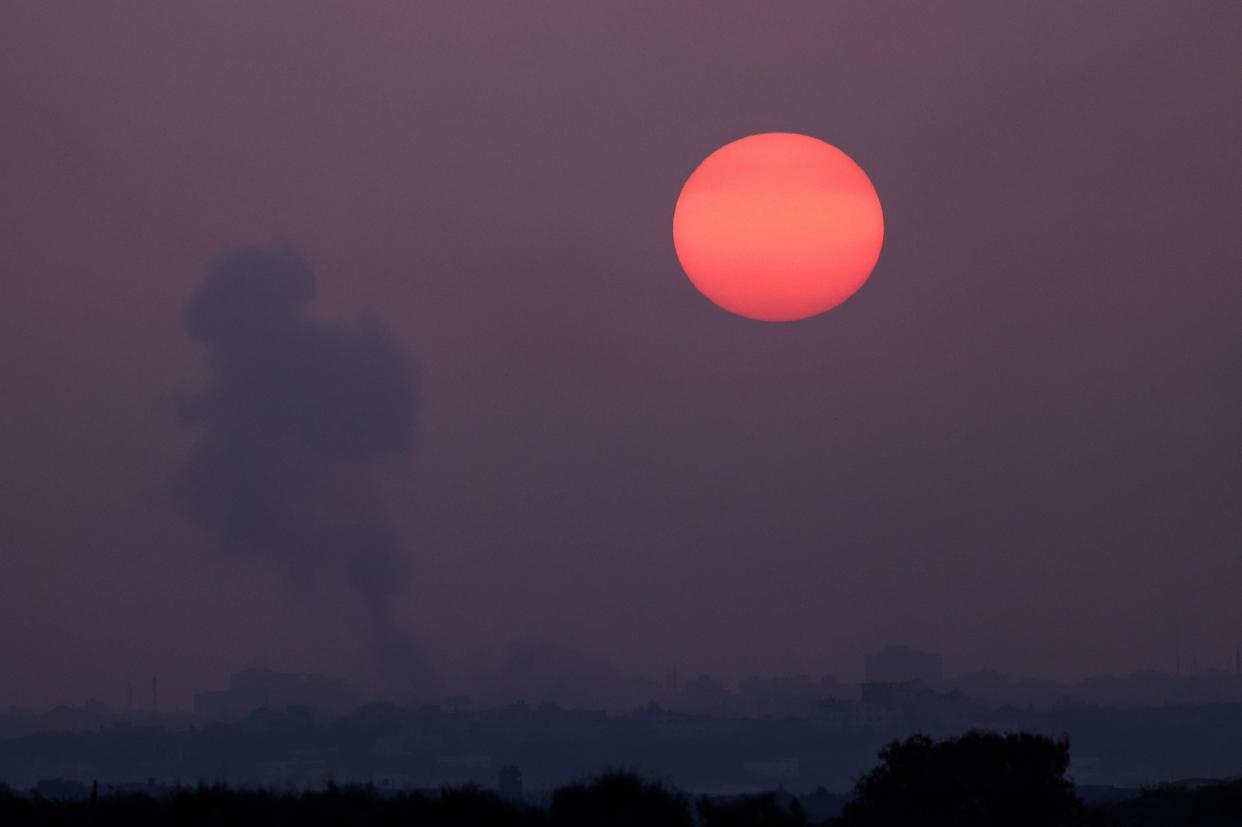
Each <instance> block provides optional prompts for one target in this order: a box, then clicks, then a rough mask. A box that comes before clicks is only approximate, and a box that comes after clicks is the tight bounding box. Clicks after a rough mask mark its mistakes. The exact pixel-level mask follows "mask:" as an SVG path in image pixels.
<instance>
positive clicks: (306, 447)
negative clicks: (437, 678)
mask: <svg viewBox="0 0 1242 827" xmlns="http://www.w3.org/2000/svg"><path fill="white" fill-rule="evenodd" d="M314 294H315V275H314V273H313V272H312V270H311V269H310V267H309V266H308V265H307V264H306V262H305V261H304V260H303V259H302V258H301V256H300V255H298V253H297V252H296V250H294V249H293V248H292V247H288V246H286V247H278V248H276V249H274V250H270V251H269V250H262V249H255V248H244V249H237V250H232V251H229V252H226V253H224V254H223V255H221V256H220V257H219V258H218V259H217V260H216V261H215V262H214V264H212V265H211V266H210V267H209V268H208V272H207V277H206V278H205V279H204V281H203V282H202V284H201V285H199V287H198V288H197V289H196V290H195V292H194V294H193V295H192V296H191V298H190V301H189V304H188V305H187V307H186V311H185V324H186V328H187V330H188V332H189V334H190V336H191V337H192V338H193V339H195V340H196V341H198V342H201V343H202V344H203V345H205V346H206V347H207V348H208V349H209V351H210V354H211V358H212V369H213V373H212V377H211V379H210V381H209V384H208V386H207V388H206V389H205V390H204V391H203V392H202V393H200V394H198V395H196V396H194V397H192V398H189V399H187V400H185V402H184V403H183V408H182V417H183V420H184V421H185V422H186V423H187V424H189V425H193V426H196V427H199V428H201V429H202V434H201V436H200V438H199V440H198V442H197V443H196V445H195V447H194V449H193V450H192V452H191V454H190V455H189V457H188V458H187V460H186V462H185V463H184V465H183V467H182V468H181V470H180V474H179V476H178V480H177V490H178V492H179V495H180V497H181V499H182V500H183V502H184V504H185V507H186V508H187V510H188V512H189V514H190V516H191V517H192V518H193V519H194V520H195V522H197V523H198V524H199V525H200V526H201V527H202V528H203V529H204V530H205V531H207V532H208V533H209V534H210V535H211V536H212V537H213V538H214V539H215V540H216V543H217V545H218V546H219V547H220V548H221V549H223V550H224V551H226V552H231V553H235V554H240V555H246V556H251V557H254V558H262V559H267V560H269V561H271V562H274V563H277V564H280V565H281V566H282V567H284V568H287V569H288V570H289V571H290V572H291V576H293V577H294V578H295V579H305V580H310V581H313V580H315V579H316V578H317V576H318V575H319V574H320V573H323V572H330V573H332V574H334V575H341V574H343V575H344V579H345V581H346V582H348V583H350V584H351V585H352V587H353V588H354V589H355V590H356V592H357V594H358V595H359V596H360V597H361V598H362V599H363V600H364V602H365V604H366V606H367V609H368V611H369V614H370V619H371V624H372V634H373V639H372V645H373V646H374V648H375V651H376V656H377V657H378V658H379V662H380V665H381V667H382V669H383V672H384V675H385V678H386V680H387V681H388V683H389V684H390V686H389V688H390V689H394V690H397V691H402V692H418V691H422V690H425V689H427V688H428V687H429V686H430V675H429V673H428V671H427V669H426V667H425V666H424V664H423V662H422V660H421V658H420V657H418V655H417V652H416V650H415V648H414V646H413V645H412V643H411V641H410V638H409V636H408V635H406V634H405V633H404V632H403V631H402V630H401V629H400V628H399V627H398V626H397V624H396V623H395V621H394V618H393V609H394V606H395V604H396V602H397V601H398V600H399V599H402V598H404V597H406V596H408V594H409V593H410V589H411V584H412V573H411V558H410V555H409V553H408V551H407V549H406V548H405V547H404V546H403V544H402V542H401V540H400V538H399V536H398V534H397V532H396V529H395V527H394V526H393V524H392V520H391V519H390V516H389V514H388V512H387V509H386V507H385V505H384V503H383V501H382V499H381V497H380V496H379V494H378V492H377V491H376V488H375V485H374V482H373V480H372V479H371V473H370V471H371V465H372V463H374V462H375V461H376V460H378V459H381V458H383V457H389V456H399V455H403V454H406V453H407V452H408V451H409V450H410V447H411V435H412V432H413V427H414V418H415V412H416V408H417V401H418V399H417V390H418V383H417V369H416V365H415V363H414V360H413V358H412V357H411V356H410V354H409V353H408V352H407V351H406V350H405V349H404V348H403V347H402V346H401V344H400V343H399V342H397V341H396V339H394V338H393V336H392V335H391V334H390V333H389V332H388V330H387V329H386V328H385V327H384V326H383V325H382V324H381V323H380V321H379V319H378V318H376V317H375V316H374V315H372V314H364V315H363V316H362V317H361V318H360V319H359V320H358V321H357V322H356V323H354V324H349V325H346V324H337V323H328V322H323V321H318V320H315V319H312V318H310V317H309V316H308V315H307V313H306V308H307V305H308V303H309V302H310V300H311V299H312V298H313V297H314Z"/></svg>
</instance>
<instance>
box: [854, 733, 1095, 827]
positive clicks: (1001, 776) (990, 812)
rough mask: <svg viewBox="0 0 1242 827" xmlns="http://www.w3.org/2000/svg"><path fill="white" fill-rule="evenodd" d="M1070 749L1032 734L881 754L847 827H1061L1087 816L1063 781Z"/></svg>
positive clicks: (909, 744)
mask: <svg viewBox="0 0 1242 827" xmlns="http://www.w3.org/2000/svg"><path fill="white" fill-rule="evenodd" d="M1068 767H1069V741H1068V740H1067V739H1062V740H1053V739H1051V738H1046V737H1043V736H1040V735H1032V734H1029V733H1021V734H1009V735H1000V734H997V733H992V732H970V733H967V734H966V735H963V736H962V737H960V738H954V739H950V740H945V741H933V740H932V739H930V738H928V737H927V736H925V735H915V736H913V737H911V738H907V739H906V740H904V741H894V742H893V743H891V744H889V745H888V746H887V747H885V748H884V749H883V750H882V751H881V752H880V763H879V765H878V766H877V767H875V769H873V770H871V771H870V772H868V773H867V774H866V775H864V776H863V777H862V778H861V779H859V781H858V784H857V785H856V786H855V788H854V799H853V800H852V801H851V802H850V803H849V804H847V805H846V807H845V811H844V813H843V814H842V817H841V820H840V823H841V824H843V825H848V827H855V826H856V825H857V826H858V827H864V826H866V825H885V827H887V825H901V827H939V825H946V827H948V825H952V827H976V825H977V826H978V827H994V825H1006V827H1055V826H1056V825H1063V824H1069V823H1071V822H1072V821H1073V820H1074V819H1075V818H1076V817H1077V816H1078V814H1079V812H1080V811H1081V802H1080V801H1079V800H1078V798H1077V796H1076V795H1075V794H1074V787H1073V784H1071V782H1070V781H1069V780H1067V779H1066V777H1065V771H1066V770H1067V769H1068Z"/></svg>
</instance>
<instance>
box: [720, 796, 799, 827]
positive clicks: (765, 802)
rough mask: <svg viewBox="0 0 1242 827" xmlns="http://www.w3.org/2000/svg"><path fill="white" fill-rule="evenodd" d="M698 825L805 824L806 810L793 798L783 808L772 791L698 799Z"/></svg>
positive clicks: (768, 826) (796, 826)
mask: <svg viewBox="0 0 1242 827" xmlns="http://www.w3.org/2000/svg"><path fill="white" fill-rule="evenodd" d="M698 804H699V825H700V827H806V824H807V820H806V813H805V812H803V810H802V806H801V805H800V804H798V800H797V799H793V800H792V801H791V802H790V804H789V806H788V807H786V806H784V805H783V804H781V802H780V801H778V800H777V798H776V794H775V793H765V794H763V795H751V796H745V797H742V798H736V799H733V800H729V801H721V800H714V799H711V798H708V797H707V796H702V797H701V798H699V802H698Z"/></svg>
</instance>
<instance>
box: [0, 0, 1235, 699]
mask: <svg viewBox="0 0 1242 827" xmlns="http://www.w3.org/2000/svg"><path fill="white" fill-rule="evenodd" d="M1240 41H1242V4H1238V3H1236V2H1232V0H1220V2H1199V3H1172V2H1165V3H1139V2H1118V3H1106V2H1095V3H1089V4H1082V3H1074V4H1070V3H1065V4H1051V3H1047V4H1046V3H1038V4H1036V3H1026V2H1022V3H1016V2H1015V3H1001V2H995V0H984V1H982V2H978V3H970V4H963V3H934V4H924V3H915V2H905V3H879V2H865V3H864V2H858V3H820V2H815V3H806V4H800V3H779V4H772V3H744V4H721V3H711V4H708V3H668V2H653V3H650V4H639V3H629V2H627V3H613V4H606V5H600V4H595V3H589V2H583V0H573V2H565V3H562V4H550V3H513V4H491V3H482V2H479V3H475V2H446V3H443V4H433V3H423V2H420V3H384V4H369V3H362V2H349V3H345V2H341V3H335V4H326V3H302V2H280V3H278V2H262V3H241V2H237V3H180V2H178V3H164V2H150V3H107V2H99V3H43V2H17V3H13V2H10V3H5V4H4V7H3V11H0V104H2V106H0V111H2V112H3V115H2V119H3V127H2V128H0V228H2V229H0V383H2V384H0V388H3V404H2V405H0V705H7V704H9V703H22V704H28V705H35V706H43V705H46V704H48V703H52V702H60V701H70V700H80V699H82V698H84V697H86V696H88V695H95V696H97V697H100V698H102V699H104V700H106V701H109V702H112V703H114V704H116V703H119V702H121V700H122V699H123V698H124V686H125V681H126V680H127V679H130V678H132V679H133V680H135V682H136V683H137V682H138V681H145V680H146V679H147V677H148V676H150V675H151V674H157V673H158V674H159V675H160V679H161V685H162V686H163V687H165V689H164V697H165V698H167V703H169V704H170V705H174V704H185V703H188V699H189V693H190V692H191V691H193V690H195V689H201V688H205V687H208V686H212V685H222V684H223V682H224V681H225V679H226V677H227V674H228V673H229V672H230V671H232V670H234V669H236V668H240V667H244V666H249V665H267V666H272V667H275V668H284V669H299V670H321V671H326V672H332V673H337V674H342V675H352V676H366V675H371V674H374V665H373V664H372V663H370V662H369V660H368V656H367V651H366V648H365V647H363V646H360V644H359V640H360V637H361V636H363V635H364V634H365V627H366V624H367V613H366V610H365V608H364V607H362V606H360V605H359V603H360V601H359V599H358V596H357V594H356V593H355V592H354V591H352V590H350V589H349V588H346V587H344V584H342V583H339V582H336V580H335V579H334V577H333V576H332V575H331V574H330V572H329V571H327V570H325V571H321V572H319V574H317V575H315V576H312V577H297V576H294V577H291V576H290V573H289V572H288V571H287V570H286V567H284V566H283V565H282V564H281V563H279V562H274V561H273V560H272V559H270V558H262V559H248V558H246V557H245V556H240V555H221V554H219V553H217V552H216V551H215V550H214V548H215V546H216V545H217V544H216V543H215V541H214V540H213V537H212V536H210V532H205V531H204V530H203V528H202V526H201V525H200V524H196V523H195V521H194V520H192V519H190V518H189V517H188V516H187V514H186V513H185V509H184V508H180V507H179V506H178V503H177V498H176V497H175V496H174V493H173V492H174V488H175V486H174V480H175V479H176V476H177V473H178V469H179V468H182V467H184V464H185V463H186V462H187V457H189V456H190V455H191V451H192V449H193V446H194V445H195V440H196V439H198V438H200V437H201V436H202V434H203V431H202V429H201V427H191V426H189V425H187V424H186V423H184V422H183V420H182V417H181V414H180V411H179V408H180V404H179V400H180V399H182V398H183V397H187V396H192V395H193V394H196V393H199V392H200V391H202V390H203V389H204V388H205V387H207V386H208V384H209V362H208V350H207V348H205V347H204V346H203V343H202V342H197V341H194V340H192V339H191V338H190V336H189V335H188V334H187V331H186V326H185V323H184V313H185V307H186V304H187V302H188V301H189V299H190V296H191V295H192V294H193V292H194V291H195V289H196V288H197V287H198V286H199V285H200V284H201V283H202V281H203V279H204V278H205V276H206V274H207V267H208V265H209V263H210V262H212V261H213V260H216V257H217V256H218V255H219V254H220V253H221V251H223V250H226V249H229V248H233V247H237V246H239V245H247V244H258V245H263V246H265V247H270V246H271V245H272V244H274V243H277V242H288V243H290V244H292V245H294V246H295V247H296V248H297V250H299V251H300V252H301V254H302V255H303V256H304V257H305V260H306V261H307V262H308V263H309V265H310V266H311V267H312V268H313V269H314V271H315V276H316V278H317V285H318V294H317V298H315V300H314V301H313V303H312V304H311V305H310V306H309V312H310V313H311V315H312V317H314V318H316V319H319V320H322V321H324V322H333V323H339V324H342V325H344V324H353V322H354V320H355V319H356V318H357V317H358V316H359V314H360V313H362V312H363V311H364V310H365V309H367V308H372V309H373V310H374V311H375V314H376V315H378V317H379V319H380V320H381V322H382V323H383V325H384V326H385V327H386V328H387V330H388V331H389V332H390V333H391V335H392V336H393V337H394V338H395V340H397V341H398V342H399V343H400V345H401V346H402V347H404V348H405V349H407V350H408V351H409V352H410V353H412V354H413V355H414V358H415V359H416V360H417V363H418V366H419V374H418V375H419V377H420V380H419V390H418V394H419V400H420V401H419V403H418V407H417V410H416V412H415V415H414V417H413V419H414V431H413V439H412V443H411V444H412V448H411V450H410V451H409V452H408V454H406V455H402V456H395V457H384V458H381V459H380V460H379V462H378V464H377V465H375V466H374V467H373V469H372V471H373V473H374V475H375V476H374V482H375V484H376V487H377V489H378V490H379V491H381V492H382V494H383V496H384V498H385V499H386V502H387V504H388V507H389V509H390V513H391V515H392V517H393V522H394V524H395V528H396V530H397V531H398V532H399V534H400V536H401V537H402V538H403V539H402V542H403V543H404V546H403V547H404V548H405V549H406V550H407V552H408V554H409V557H410V561H409V562H410V581H411V587H410V589H409V593H408V595H407V596H406V598H404V599H403V601H402V603H401V605H400V606H398V607H396V609H395V615H396V618H397V622H398V623H399V624H401V625H402V627H403V628H407V629H409V630H410V631H411V632H412V633H413V634H414V635H415V636H416V637H417V638H418V639H419V640H420V641H421V644H422V646H423V648H424V649H425V651H426V653H427V657H428V659H429V661H430V662H431V665H432V666H433V667H434V668H435V669H436V670H438V671H439V672H440V673H442V674H444V675H448V676H450V677H451V676H453V675H458V674H463V673H468V672H477V671H481V670H487V669H489V668H492V667H494V666H495V665H496V664H497V663H499V662H500V661H501V660H502V659H503V657H504V656H505V653H506V652H507V651H509V647H510V646H511V644H512V643H513V642H514V641H518V640H533V641H538V642H543V643H546V644H547V645H549V646H555V647H563V648H566V649H571V650H577V651H580V652H584V653H588V654H590V655H592V656H595V657H599V658H601V659H603V660H607V661H608V662H610V663H612V664H613V665H614V666H616V667H617V668H618V669H619V670H621V671H623V672H634V673H647V674H653V675H658V674H662V673H663V671H664V669H665V668H666V667H669V666H674V667H677V668H678V669H679V670H680V672H681V673H682V674H683V675H689V674H696V673H698V672H700V671H708V672H712V673H716V674H719V675H722V676H725V677H738V676H743V675H746V674H751V673H766V674H774V673H795V672H808V673H812V674H821V673H825V672H831V673H835V674H837V675H839V676H841V677H843V678H854V677H857V676H858V673H859V671H860V665H861V655H862V653H863V652H865V651H868V650H870V649H873V648H874V647H877V646H879V645H882V644H885V643H907V644H912V645H916V646H921V647H926V648H931V649H934V650H937V651H942V652H943V653H944V654H945V657H946V667H947V669H948V671H949V672H951V673H953V672H960V671H965V670H968V669H974V668H979V667H981V666H994V667H997V668H1001V669H1004V670H1007V671H1011V672H1015V673H1021V674H1029V675H1038V676H1048V677H1060V678H1072V677H1077V676H1082V675H1086V674H1092V673H1100V672H1125V671H1129V670H1132V669H1137V668H1148V667H1155V668H1168V669H1171V668H1173V666H1174V659H1175V653H1176V651H1177V648H1178V642H1177V641H1178V640H1179V639H1180V641H1181V644H1180V646H1181V652H1182V658H1183V663H1184V665H1191V666H1194V665H1197V666H1198V667H1200V668H1206V667H1209V666H1222V667H1223V666H1225V665H1232V661H1233V650H1234V646H1235V645H1237V644H1238V643H1242V600H1239V599H1238V595H1239V593H1240V591H1242V540H1240V539H1239V537H1240V536H1242V535H1240V531H1242V505H1239V495H1240V494H1242V279H1240V275H1242V233H1239V232H1238V230H1237V222H1238V216H1239V209H1240V208H1239V203H1240V200H1242V153H1240V152H1239V136H1240V135H1242V105H1240V104H1239V98H1238V94H1239V93H1238V90H1239V88H1242V50H1239V49H1238V47H1237V44H1238V43H1239V42H1240ZM765 131H792V132H803V133H807V134H810V135H814V136H816V137H820V138H823V139H824V140H827V141H829V142H831V143H833V144H836V145H837V146H840V147H841V148H842V149H844V150H845V151H846V152H848V153H849V154H850V155H851V156H852V157H853V158H855V159H856V160H857V161H858V162H859V163H860V164H861V165H862V166H863V168H864V169H866V170H867V172H868V174H869V175H870V177H871V179H872V180H873V182H874V183H875V185H876V188H877V190H878V192H879V194H880V198H881V200H882V202H883V204H884V208H885V213H886V221H887V237H886V244H885V248H884V252H883V254H882V256H881V259H880V263H879V265H878V267H877V269H876V272H875V274H874V275H873V277H872V279H871V281H870V282H869V283H868V284H867V285H866V286H865V287H864V288H863V289H862V291H861V292H860V293H858V294H857V295H856V296H855V297H854V298H852V299H851V300H850V301H848V302H847V303H846V304H845V305H843V306H842V307H840V308H838V309H836V310H834V311H832V312H830V313H828V314H827V315H825V316H822V317H819V318H815V319H812V320H809V321H806V322H801V323H795V324H790V325H770V324H764V323H759V322H752V321H748V320H745V319H741V318H738V317H735V316H732V315H729V314H727V313H725V312H723V311H721V310H719V309H717V308H716V307H715V306H713V305H711V304H710V303H709V302H707V301H706V300H705V299H703V298H702V297H701V296H700V295H699V294H697V293H696V292H695V291H694V289H693V287H692V286H691V285H690V283H689V282H688V281H687V280H686V279H685V277H684V276H683V275H682V273H681V271H680V269H679V266H678V263H677V260H676V257H675V255H674V252H673V248H672V240H671V217H672V210H673V205H674V203H675V201H676V197H677V194H678V191H679V189H680V187H681V184H682V183H683V181H684V180H685V178H686V176H687V175H689V173H690V172H691V171H692V170H693V169H694V167H695V165H696V164H697V163H698V162H699V161H700V160H702V158H704V157H705V156H706V155H707V154H708V153H710V152H711V151H712V150H714V149H716V148H717V147H718V146H720V145H721V144H723V143H726V142H728V141H730V140H733V139H735V138H738V137H741V136H743V135H746V134H750V133H755V132H765Z"/></svg>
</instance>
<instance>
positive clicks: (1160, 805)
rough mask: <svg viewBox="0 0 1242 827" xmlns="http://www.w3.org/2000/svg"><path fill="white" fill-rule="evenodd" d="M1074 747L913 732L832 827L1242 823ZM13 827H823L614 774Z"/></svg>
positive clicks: (94, 800) (1189, 792) (242, 796)
mask: <svg viewBox="0 0 1242 827" xmlns="http://www.w3.org/2000/svg"><path fill="white" fill-rule="evenodd" d="M1068 767H1069V743H1068V741H1066V740H1053V739H1049V738H1045V737H1042V736H1037V735H1030V734H1025V733H1023V734H1009V735H1001V734H997V733H989V732H972V733H968V734H966V735H963V736H962V737H960V738H953V739H947V740H942V741H934V740H932V739H930V738H927V737H925V736H917V735H916V736H914V737H911V738H907V739H905V740H903V741H895V742H893V743H892V744H890V745H888V746H887V747H885V748H884V750H882V751H881V753H880V756H879V763H878V764H877V765H876V766H875V767H874V768H873V769H872V770H871V771H870V772H868V773H866V774H865V775H863V776H862V777H861V778H860V779H859V781H858V783H857V785H856V787H855V789H854V794H853V796H852V798H851V799H850V801H849V803H847V804H846V806H845V809H844V811H843V812H842V813H841V814H840V815H839V816H836V817H833V818H830V819H828V820H826V821H820V822H818V824H820V825H824V827H898V825H900V827H920V825H923V826H924V827H950V826H951V827H995V825H1006V826H1007V827H1157V825H1159V827H1177V825H1200V826H1201V827H1216V825H1239V824H1242V781H1234V782H1226V783H1216V784H1201V785H1181V786H1165V787H1156V788H1152V789H1148V790H1144V791H1143V792H1142V793H1141V794H1140V795H1139V796H1137V797H1136V798H1133V799H1130V800H1127V801H1122V802H1116V803H1110V804H1097V805H1087V804H1085V803H1084V802H1083V801H1081V800H1080V799H1079V798H1078V797H1077V795H1076V794H1075V792H1074V787H1073V784H1072V782H1071V781H1070V780H1069V778H1068V777H1067V775H1066V772H1067V770H1068ZM0 824H3V825H23V824H36V825H71V824H72V825H77V824H90V825H101V827H102V826H103V825H147V824H151V825H154V824H161V825H163V824H176V825H191V826H193V825H229V827H240V825H247V824H263V825H291V826H292V825H299V827H300V826H301V825H402V826H403V827H493V826H494V827H664V826H665V825H668V827H811V825H813V824H815V822H813V821H811V819H810V818H809V817H808V815H807V813H806V812H805V811H804V810H803V809H802V807H801V806H800V805H799V803H798V801H797V799H794V798H790V797H788V796H778V795H777V794H775V793H769V794H766V795H758V796H744V797H737V798H729V799H723V798H708V797H698V798H692V797H690V796H688V795H685V794H683V793H681V792H678V791H677V790H674V789H671V788H669V787H667V786H665V785H662V784H659V783H656V782H652V781H648V780H644V779H643V778H641V777H639V776H637V775H634V774H631V773H625V772H613V773H608V774H604V775H601V776H598V777H596V778H593V779H590V780H588V781H583V782H579V783H576V784H571V785H569V786H566V787H562V788H560V789H558V790H556V791H555V792H553V793H552V795H551V797H550V800H549V801H548V802H547V804H546V805H545V806H535V805H532V804H526V803H522V802H516V801H506V800H504V799H502V798H501V797H500V796H499V795H497V794H496V793H494V792H490V791H487V790H481V789H478V788H470V787H467V788H457V789H445V790H442V791H441V792H439V793H438V794H430V795H429V794H424V793H410V794H405V793H399V794H385V793H381V792H380V791H378V790H376V789H374V788H371V787H329V788H327V789H324V790H321V791H316V792H305V793H300V794H279V793H272V792H264V791H257V790H233V789H228V788H224V787H197V788H180V789H177V790H174V791H173V792H171V793H170V794H168V795H163V796H158V797H152V796H147V795H128V796H99V797H96V796H92V797H90V798H89V799H86V800H76V801H56V800H50V799H45V798H42V797H40V796H38V795H18V794H16V793H14V792H12V791H10V790H7V789H6V788H3V787H0Z"/></svg>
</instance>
